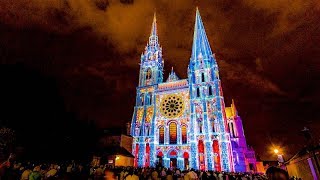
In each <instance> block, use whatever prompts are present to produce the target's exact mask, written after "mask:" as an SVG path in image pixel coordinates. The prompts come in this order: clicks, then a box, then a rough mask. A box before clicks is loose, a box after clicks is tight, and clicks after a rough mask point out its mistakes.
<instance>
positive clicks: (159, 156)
mask: <svg viewBox="0 0 320 180" xmlns="http://www.w3.org/2000/svg"><path fill="white" fill-rule="evenodd" d="M162 159H163V153H162V151H159V152H158V153H157V165H158V166H162V164H163V160H162Z"/></svg>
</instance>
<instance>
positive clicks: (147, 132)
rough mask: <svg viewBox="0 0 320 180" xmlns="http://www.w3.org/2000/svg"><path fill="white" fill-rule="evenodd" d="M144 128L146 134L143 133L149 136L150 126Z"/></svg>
mask: <svg viewBox="0 0 320 180" xmlns="http://www.w3.org/2000/svg"><path fill="white" fill-rule="evenodd" d="M145 129H146V132H145V133H146V134H145V135H146V136H149V135H150V126H146V128H145Z"/></svg>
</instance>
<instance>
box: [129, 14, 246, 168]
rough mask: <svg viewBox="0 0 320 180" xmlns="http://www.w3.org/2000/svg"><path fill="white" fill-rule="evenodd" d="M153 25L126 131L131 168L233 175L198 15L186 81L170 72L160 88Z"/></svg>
mask: <svg viewBox="0 0 320 180" xmlns="http://www.w3.org/2000/svg"><path fill="white" fill-rule="evenodd" d="M156 25H157V23H156V18H155V17H154V20H153V23H152V30H151V34H150V37H149V42H148V44H147V46H146V47H145V50H144V52H143V53H142V55H141V63H140V75H139V86H138V87H137V98H136V100H137V102H136V107H135V108H134V110H135V115H134V116H133V119H132V126H131V127H132V129H131V133H132V135H133V137H134V143H133V147H132V148H133V152H134V155H135V166H140V167H145V166H148V167H149V166H155V165H156V163H157V162H159V163H161V164H162V165H163V166H165V167H172V166H177V167H178V168H180V169H184V168H194V169H201V170H216V171H233V167H234V164H233V162H234V161H233V159H232V158H233V157H232V154H233V153H234V151H233V149H232V148H233V147H231V143H230V136H229V130H228V126H227V119H226V114H225V105H224V99H223V94H222V88H221V81H220V79H219V71H218V64H217V62H216V59H215V56H214V54H213V53H212V51H211V47H210V45H209V41H208V39H207V36H206V33H205V29H204V26H203V23H202V20H201V17H200V13H199V11H198V10H197V11H196V21H195V27H194V38H193V44H192V54H191V58H190V63H189V66H188V79H179V78H178V76H177V74H176V73H175V72H174V71H173V70H172V71H171V73H170V74H169V77H168V79H167V81H166V82H163V66H164V61H163V59H162V48H161V47H160V45H159V42H158V35H157V26H156ZM140 127H143V128H141V129H140ZM234 128H235V129H236V128H242V125H241V126H238V125H237V126H235V127H234ZM234 131H236V130H234ZM233 134H236V133H233Z"/></svg>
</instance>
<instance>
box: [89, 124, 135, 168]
mask: <svg viewBox="0 0 320 180" xmlns="http://www.w3.org/2000/svg"><path fill="white" fill-rule="evenodd" d="M131 149H132V136H130V135H126V133H124V131H122V129H105V130H104V131H103V133H102V135H101V137H100V139H99V142H98V145H97V148H96V150H95V152H94V156H93V161H92V164H93V165H95V166H97V165H100V164H108V165H111V166H133V162H134V156H133V155H132V154H131Z"/></svg>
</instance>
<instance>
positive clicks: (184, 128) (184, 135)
mask: <svg viewBox="0 0 320 180" xmlns="http://www.w3.org/2000/svg"><path fill="white" fill-rule="evenodd" d="M181 136H182V138H181V139H182V144H186V143H187V126H185V125H184V126H182V128H181Z"/></svg>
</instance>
